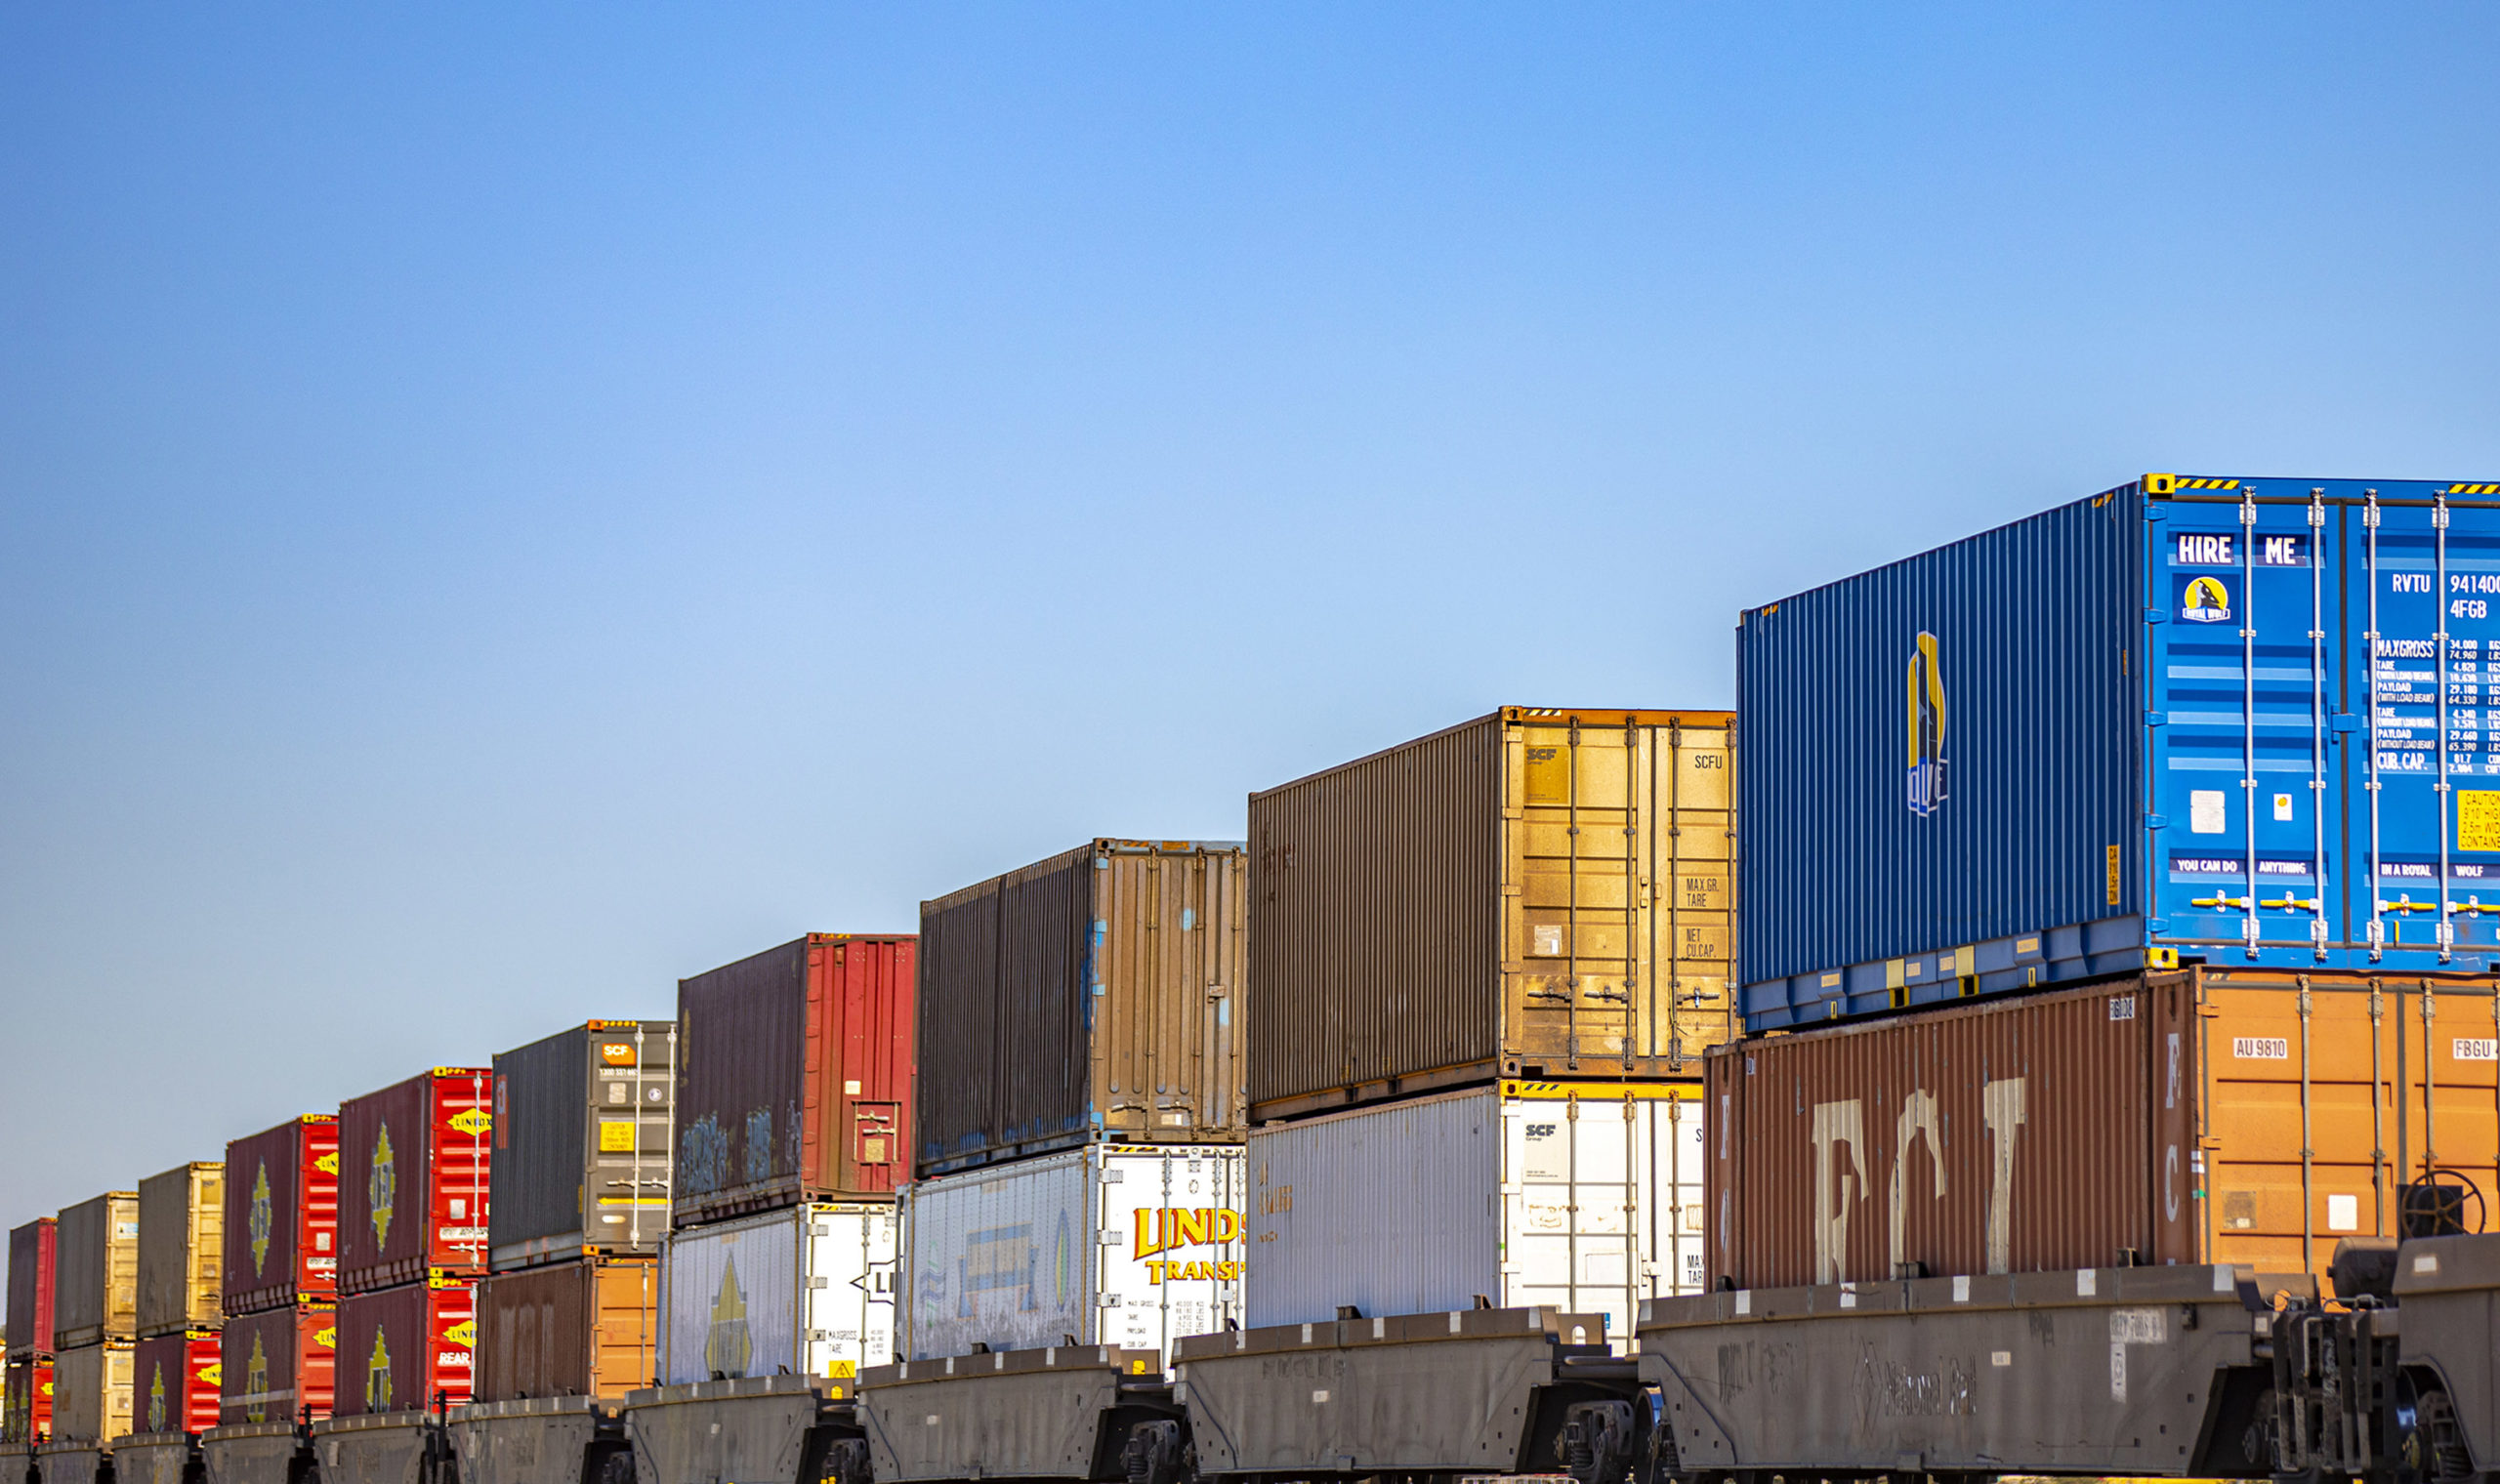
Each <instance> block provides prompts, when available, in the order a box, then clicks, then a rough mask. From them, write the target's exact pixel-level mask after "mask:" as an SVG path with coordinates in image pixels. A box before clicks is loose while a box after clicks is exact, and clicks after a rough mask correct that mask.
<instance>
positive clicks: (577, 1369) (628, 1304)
mask: <svg viewBox="0 0 2500 1484" xmlns="http://www.w3.org/2000/svg"><path fill="white" fill-rule="evenodd" d="M659 1275H660V1270H659V1262H658V1259H657V1258H655V1257H576V1258H574V1259H573V1260H572V1261H570V1262H562V1263H557V1264H555V1265H553V1266H549V1267H533V1268H527V1269H524V1270H522V1271H520V1272H506V1273H494V1274H491V1275H489V1276H487V1277H485V1278H482V1279H480V1280H479V1284H478V1351H477V1355H478V1400H479V1401H481V1402H508V1401H518V1400H520V1399H521V1398H522V1397H530V1396H599V1397H607V1398H610V1399H614V1400H621V1399H623V1397H624V1395H625V1393H626V1392H628V1391H631V1390H634V1389H636V1388H637V1387H641V1386H649V1385H656V1384H657V1383H658V1382H657V1381H656V1378H657V1377H658V1375H659V1372H660V1357H659V1340H660V1334H659V1286H660V1285H659Z"/></svg>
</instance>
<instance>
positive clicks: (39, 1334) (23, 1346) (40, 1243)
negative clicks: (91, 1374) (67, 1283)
mask: <svg viewBox="0 0 2500 1484" xmlns="http://www.w3.org/2000/svg"><path fill="white" fill-rule="evenodd" d="M57 1240H58V1227H57V1225H56V1223H55V1221H54V1218H53V1217H51V1216H37V1217H35V1218H34V1219H33V1220H31V1221H28V1222H27V1223H25V1224H24V1225H23V1226H14V1227H11V1228H10V1229H9V1315H8V1327H9V1349H8V1353H9V1354H10V1355H11V1356H13V1357H16V1356H28V1355H49V1354H51V1353H52V1293H53V1264H54V1260H55V1253H56V1251H57V1246H56V1244H57Z"/></svg>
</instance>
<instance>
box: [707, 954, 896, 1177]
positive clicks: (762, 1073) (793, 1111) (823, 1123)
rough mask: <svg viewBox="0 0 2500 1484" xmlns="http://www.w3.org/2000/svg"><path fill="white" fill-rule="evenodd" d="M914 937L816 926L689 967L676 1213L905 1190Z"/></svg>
mask: <svg viewBox="0 0 2500 1484" xmlns="http://www.w3.org/2000/svg"><path fill="white" fill-rule="evenodd" d="M916 948H917V943H916V941H915V940H914V939H912V938H910V937H908V936H899V937H871V936H857V935H853V934H849V933H838V932H817V933H810V934H809V935H808V936H806V937H804V938H800V939H797V940H796V941H794V942H789V943H784V944H782V945H781V946H780V947H778V948H773V949H768V950H767V951H765V952H763V953H759V954H755V955H753V956H752V957H749V958H745V959H741V960H739V961H738V962H737V963H734V964H730V965H727V966H724V967H723V968H720V969H713V970H712V971H711V972H709V973H704V974H697V975H695V976H694V977H693V978H690V979H681V980H679V981H678V986H677V1026H678V1057H679V1062H678V1081H677V1183H676V1186H675V1188H674V1189H673V1190H672V1191H671V1192H670V1196H671V1199H672V1200H673V1201H674V1202H675V1203H676V1205H675V1208H674V1219H675V1221H676V1223H677V1224H678V1225H680V1226H684V1225H687V1224H689V1223H692V1222H699V1221H717V1220H720V1219H722V1218H723V1217H725V1216H736V1215H739V1214H741V1213H745V1212H752V1211H765V1210H771V1209H772V1208H774V1207H778V1206H788V1205H792V1204H794V1203H797V1202H800V1201H811V1200H824V1199H832V1198H844V1197H861V1196H866V1197H871V1198H874V1197H884V1196H891V1195H893V1194H894V1189H895V1186H896V1183H897V1182H898V1181H900V1180H901V1179H902V1178H903V1177H904V1176H905V1175H907V1174H908V1173H909V1172H908V1169H907V1167H906V1165H905V1164H904V1161H905V1159H906V1157H907V1154H908V1151H909V1149H910V1145H909V1143H908V1141H907V1140H908V1137H909V1133H908V1129H907V1127H906V1126H907V1122H908V1120H909V1118H910V1111H911V1108H910V1105H911V1065H912V1062H911V1057H912V1050H911V1035H912V1032H911V1017H912V1010H911V1006H912V979H913V973H914V969H913V961H914V956H915V951H916Z"/></svg>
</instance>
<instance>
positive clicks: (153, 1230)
mask: <svg viewBox="0 0 2500 1484" xmlns="http://www.w3.org/2000/svg"><path fill="white" fill-rule="evenodd" d="M225 1267H226V1166H225V1165H224V1164H223V1163H222V1162H216V1161H202V1162H199V1163H195V1164H189V1165H177V1166H175V1167H174V1168H173V1169H171V1170H168V1171H166V1172H165V1173H164V1174H162V1175H150V1176H148V1177H147V1178H146V1179H144V1180H141V1181H140V1182H139V1304H138V1321H139V1335H140V1338H141V1339H143V1340H144V1339H147V1338H149V1337H151V1336H156V1335H178V1334H180V1333H182V1332H183V1331H185V1330H187V1329H193V1328H197V1327H199V1326H202V1325H206V1326H209V1327H212V1328H213V1327H215V1326H216V1324H217V1323H218V1321H219V1320H221V1319H223V1318H224V1317H225V1309H224V1306H223V1304H222V1302H221V1295H222V1294H223V1292H224V1290H225V1286H226V1280H225Z"/></svg>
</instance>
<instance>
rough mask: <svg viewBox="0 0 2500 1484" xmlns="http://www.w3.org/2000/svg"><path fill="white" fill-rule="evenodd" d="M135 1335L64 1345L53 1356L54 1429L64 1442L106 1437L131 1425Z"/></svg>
mask: <svg viewBox="0 0 2500 1484" xmlns="http://www.w3.org/2000/svg"><path fill="white" fill-rule="evenodd" d="M134 1344H135V1341H132V1340H105V1341H104V1342H103V1343H101V1344H89V1345H78V1346H76V1347H74V1348H72V1347H69V1346H65V1345H64V1346H63V1347H62V1351H61V1354H60V1355H59V1356H57V1357H56V1358H55V1359H54V1361H53V1371H52V1435H53V1437H54V1439H55V1440H57V1441H62V1442H67V1441H72V1440H75V1441H78V1442H89V1443H103V1442H109V1441H111V1440H112V1439H114V1438H117V1437H119V1436H121V1435H122V1434H123V1433H125V1432H128V1431H129V1430H130V1373H131V1365H132V1359H133V1355H132V1350H133V1346H134Z"/></svg>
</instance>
